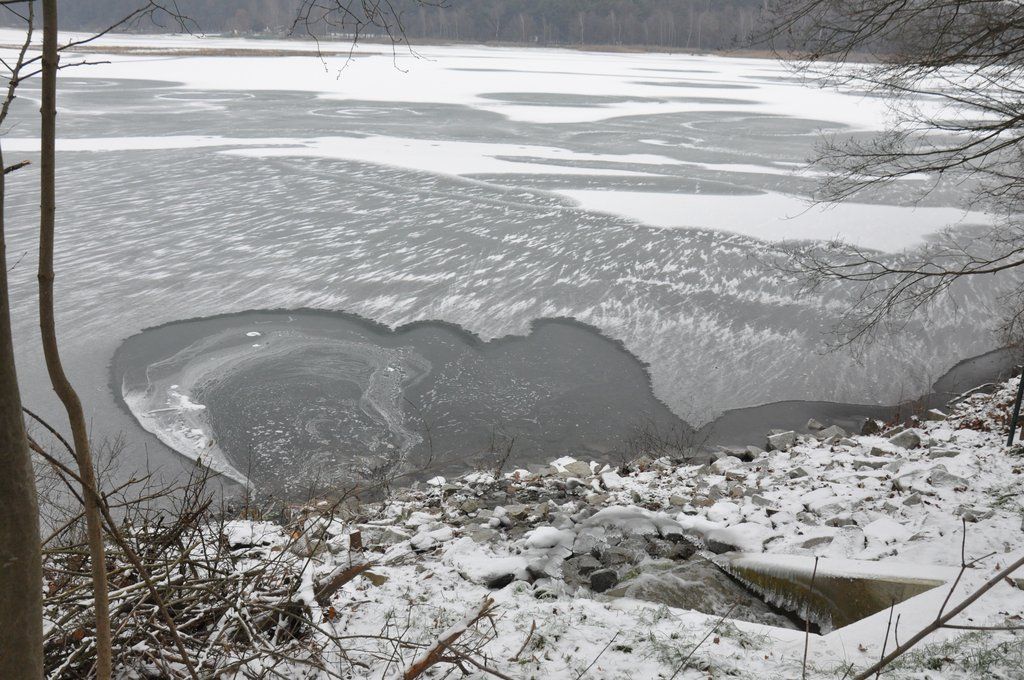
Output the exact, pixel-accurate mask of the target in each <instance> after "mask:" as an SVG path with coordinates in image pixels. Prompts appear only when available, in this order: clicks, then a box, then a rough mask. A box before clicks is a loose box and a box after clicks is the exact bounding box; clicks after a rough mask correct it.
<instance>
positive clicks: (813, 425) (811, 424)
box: [804, 418, 825, 430]
mask: <svg viewBox="0 0 1024 680" xmlns="http://www.w3.org/2000/svg"><path fill="white" fill-rule="evenodd" d="M804 427H806V428H807V429H808V430H824V429H825V426H824V425H822V424H821V423H820V422H818V421H817V420H815V419H814V418H811V419H810V420H808V421H807V425H805V426H804Z"/></svg>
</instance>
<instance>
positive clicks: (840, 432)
mask: <svg viewBox="0 0 1024 680" xmlns="http://www.w3.org/2000/svg"><path fill="white" fill-rule="evenodd" d="M814 436H816V437H817V438H818V439H832V438H833V437H834V438H836V440H837V441H838V440H839V439H842V438H843V437H845V436H846V430H844V429H843V428H841V427H839V426H838V425H829V426H828V427H826V428H824V429H823V430H821V432H818V433H817V434H816V435H814Z"/></svg>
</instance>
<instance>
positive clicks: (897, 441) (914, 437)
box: [889, 430, 921, 449]
mask: <svg viewBox="0 0 1024 680" xmlns="http://www.w3.org/2000/svg"><path fill="white" fill-rule="evenodd" d="M889 443H890V444H892V445H893V446H899V447H901V448H904V449H916V448H917V447H919V446H921V436H920V435H919V434H918V433H917V432H916V431H915V430H903V431H902V432H900V433H898V434H896V435H894V436H892V437H889Z"/></svg>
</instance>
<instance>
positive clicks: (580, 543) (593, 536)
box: [572, 527, 608, 555]
mask: <svg viewBox="0 0 1024 680" xmlns="http://www.w3.org/2000/svg"><path fill="white" fill-rule="evenodd" d="M607 545H608V541H607V539H606V537H605V530H604V529H603V528H601V527H588V528H586V529H582V530H580V532H579V533H577V534H576V539H575V540H574V541H573V543H572V551H573V552H574V553H576V554H577V555H583V554H592V555H599V554H600V552H601V550H602V549H603V548H604V547H605V546H607Z"/></svg>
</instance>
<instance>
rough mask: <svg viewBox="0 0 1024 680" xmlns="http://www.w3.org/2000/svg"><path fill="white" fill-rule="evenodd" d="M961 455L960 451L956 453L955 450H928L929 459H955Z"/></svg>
mask: <svg viewBox="0 0 1024 680" xmlns="http://www.w3.org/2000/svg"><path fill="white" fill-rule="evenodd" d="M959 455H960V452H959V451H954V450H953V449H939V448H931V449H928V457H929V458H955V457H956V456H959Z"/></svg>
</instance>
